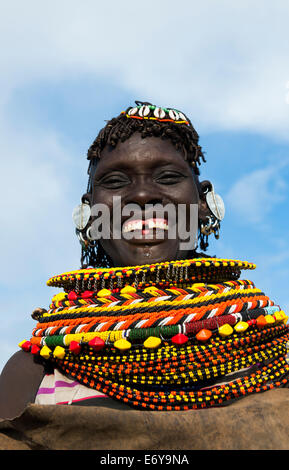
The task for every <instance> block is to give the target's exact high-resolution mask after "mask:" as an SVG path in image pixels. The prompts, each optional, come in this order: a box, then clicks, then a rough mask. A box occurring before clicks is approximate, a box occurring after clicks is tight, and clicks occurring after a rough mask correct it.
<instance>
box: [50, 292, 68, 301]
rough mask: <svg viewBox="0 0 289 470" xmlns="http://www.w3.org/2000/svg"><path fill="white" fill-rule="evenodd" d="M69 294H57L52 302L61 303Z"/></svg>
mask: <svg viewBox="0 0 289 470" xmlns="http://www.w3.org/2000/svg"><path fill="white" fill-rule="evenodd" d="M66 297H67V294H66V293H65V292H60V293H59V294H55V295H54V296H53V297H52V302H61V301H62V300H64V299H66Z"/></svg>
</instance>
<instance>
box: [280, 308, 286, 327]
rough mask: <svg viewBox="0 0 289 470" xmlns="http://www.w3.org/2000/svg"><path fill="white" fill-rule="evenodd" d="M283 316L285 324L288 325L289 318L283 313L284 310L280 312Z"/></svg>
mask: <svg viewBox="0 0 289 470" xmlns="http://www.w3.org/2000/svg"><path fill="white" fill-rule="evenodd" d="M279 313H280V314H281V316H282V321H283V323H284V325H286V323H287V321H288V316H287V315H286V313H285V312H284V311H283V310H280V312H279Z"/></svg>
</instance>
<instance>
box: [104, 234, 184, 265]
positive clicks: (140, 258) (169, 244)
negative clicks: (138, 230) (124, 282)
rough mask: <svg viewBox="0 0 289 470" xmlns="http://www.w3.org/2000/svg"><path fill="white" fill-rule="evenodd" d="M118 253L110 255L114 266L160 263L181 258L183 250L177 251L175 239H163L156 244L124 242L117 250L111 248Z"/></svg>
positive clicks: (177, 244) (177, 243)
mask: <svg viewBox="0 0 289 470" xmlns="http://www.w3.org/2000/svg"><path fill="white" fill-rule="evenodd" d="M113 251H114V252H116V253H117V254H118V256H116V257H112V255H110V256H111V257H112V259H113V260H114V266H137V265H144V264H151V263H162V262H164V261H172V260H175V259H181V258H182V256H181V254H183V255H184V256H183V257H185V253H184V252H180V251H179V242H178V241H175V240H164V241H163V242H161V243H158V244H143V245H135V244H134V243H129V242H125V245H124V246H122V247H120V246H119V249H118V250H113Z"/></svg>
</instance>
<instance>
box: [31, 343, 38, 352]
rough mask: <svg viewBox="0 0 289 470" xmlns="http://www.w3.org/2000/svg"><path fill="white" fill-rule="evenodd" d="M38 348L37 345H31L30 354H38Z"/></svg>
mask: <svg viewBox="0 0 289 470" xmlns="http://www.w3.org/2000/svg"><path fill="white" fill-rule="evenodd" d="M39 351H40V348H39V347H38V346H37V344H33V345H32V347H31V351H30V352H31V354H39Z"/></svg>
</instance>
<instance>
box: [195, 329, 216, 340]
mask: <svg viewBox="0 0 289 470" xmlns="http://www.w3.org/2000/svg"><path fill="white" fill-rule="evenodd" d="M211 336H212V332H211V331H210V330H206V329H202V330H200V331H199V332H198V333H197V334H196V338H197V340H198V341H208V339H210V338H211Z"/></svg>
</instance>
